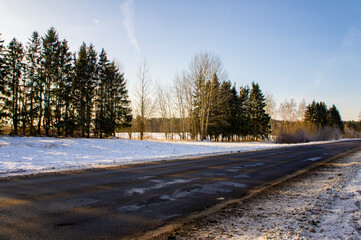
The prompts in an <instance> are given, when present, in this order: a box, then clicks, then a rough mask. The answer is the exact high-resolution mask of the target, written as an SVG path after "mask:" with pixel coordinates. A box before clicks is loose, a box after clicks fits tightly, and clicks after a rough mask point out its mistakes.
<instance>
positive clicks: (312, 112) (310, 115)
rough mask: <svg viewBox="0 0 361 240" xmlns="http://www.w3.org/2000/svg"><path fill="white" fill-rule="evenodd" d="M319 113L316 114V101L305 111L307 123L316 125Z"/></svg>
mask: <svg viewBox="0 0 361 240" xmlns="http://www.w3.org/2000/svg"><path fill="white" fill-rule="evenodd" d="M316 115H317V112H316V101H315V100H313V101H312V103H311V104H309V105H307V106H306V111H305V119H304V120H305V122H311V123H316V119H317V117H316Z"/></svg>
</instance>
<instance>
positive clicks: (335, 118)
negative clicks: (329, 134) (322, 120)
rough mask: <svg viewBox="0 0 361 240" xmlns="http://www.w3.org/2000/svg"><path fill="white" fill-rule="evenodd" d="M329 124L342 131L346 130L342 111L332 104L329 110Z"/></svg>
mask: <svg viewBox="0 0 361 240" xmlns="http://www.w3.org/2000/svg"><path fill="white" fill-rule="evenodd" d="M327 125H328V126H329V127H331V128H338V129H340V131H341V132H344V124H343V121H342V119H341V115H340V112H339V111H338V109H337V108H336V106H335V105H332V107H330V109H328V111H327Z"/></svg>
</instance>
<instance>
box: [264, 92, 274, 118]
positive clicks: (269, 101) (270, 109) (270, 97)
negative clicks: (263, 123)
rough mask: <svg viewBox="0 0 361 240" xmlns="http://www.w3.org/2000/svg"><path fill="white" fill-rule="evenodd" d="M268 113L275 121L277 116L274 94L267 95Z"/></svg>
mask: <svg viewBox="0 0 361 240" xmlns="http://www.w3.org/2000/svg"><path fill="white" fill-rule="evenodd" d="M265 98H266V113H267V114H268V115H270V116H271V118H272V119H274V118H275V117H276V116H275V115H276V101H275V100H274V97H273V94H272V93H266V94H265Z"/></svg>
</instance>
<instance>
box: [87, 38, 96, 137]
mask: <svg viewBox="0 0 361 240" xmlns="http://www.w3.org/2000/svg"><path fill="white" fill-rule="evenodd" d="M87 56H88V67H87V68H88V79H87V81H86V92H85V101H86V112H85V129H86V132H87V137H89V136H90V130H91V126H92V118H93V112H94V100H95V87H96V82H97V77H98V68H97V60H98V59H97V52H96V51H95V49H94V46H93V45H92V44H90V46H89V47H88V53H87Z"/></svg>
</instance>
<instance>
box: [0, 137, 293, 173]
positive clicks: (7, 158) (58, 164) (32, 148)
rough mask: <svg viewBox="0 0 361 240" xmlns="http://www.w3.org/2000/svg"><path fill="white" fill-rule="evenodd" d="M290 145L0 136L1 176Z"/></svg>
mask: <svg viewBox="0 0 361 240" xmlns="http://www.w3.org/2000/svg"><path fill="white" fill-rule="evenodd" d="M285 146H292V145H286V144H282V145H280V144H275V143H267V142H252V143H221V142H218V143H216V142H195V141H178V142H175V141H168V142H167V141H139V140H127V139H84V138H82V139H71V138H45V137H9V136H0V177H5V176H13V175H23V174H32V173H40V172H52V171H61V170H73V169H86V168H94V167H107V166H114V165H124V164H132V163H143V162H151V161H158V160H169V159H175V158H182V157H189V156H201V155H210V154H219V153H230V152H244V151H252V150H260V149H270V148H279V147H285Z"/></svg>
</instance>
